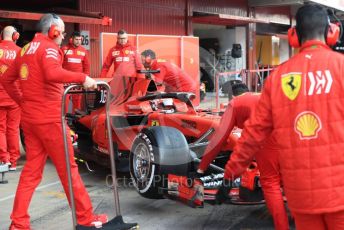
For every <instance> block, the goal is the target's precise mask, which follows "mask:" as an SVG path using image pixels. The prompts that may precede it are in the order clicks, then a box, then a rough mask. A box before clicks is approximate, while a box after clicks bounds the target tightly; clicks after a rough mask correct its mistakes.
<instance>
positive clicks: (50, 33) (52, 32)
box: [48, 13, 61, 39]
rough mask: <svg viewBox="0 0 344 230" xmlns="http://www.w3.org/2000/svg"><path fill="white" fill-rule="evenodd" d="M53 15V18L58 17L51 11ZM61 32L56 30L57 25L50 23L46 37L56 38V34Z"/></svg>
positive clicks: (58, 34)
mask: <svg viewBox="0 0 344 230" xmlns="http://www.w3.org/2000/svg"><path fill="white" fill-rule="evenodd" d="M51 15H52V16H53V18H55V19H59V18H60V17H59V16H57V15H56V14H54V13H52V14H51ZM60 34H61V31H59V30H58V26H57V25H51V26H50V28H49V30H48V37H49V38H50V39H55V38H57V37H58V36H60Z"/></svg>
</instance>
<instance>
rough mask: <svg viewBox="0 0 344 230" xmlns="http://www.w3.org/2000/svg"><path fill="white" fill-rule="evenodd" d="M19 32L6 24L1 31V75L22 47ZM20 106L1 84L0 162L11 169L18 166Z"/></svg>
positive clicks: (13, 169)
mask: <svg viewBox="0 0 344 230" xmlns="http://www.w3.org/2000/svg"><path fill="white" fill-rule="evenodd" d="M18 38H19V33H18V32H17V30H16V29H15V28H14V27H13V26H6V27H5V28H4V29H3V31H2V32H1V41H0V76H1V75H2V74H3V73H4V72H6V70H7V69H8V68H9V67H10V66H11V64H12V63H13V62H14V60H15V58H16V56H17V54H18V52H19V50H20V47H19V46H17V45H16V43H15V42H16V41H17V40H18ZM19 123H20V107H19V105H18V104H17V103H15V102H14V101H13V100H12V99H11V98H10V97H9V96H8V94H7V93H6V91H5V90H4V88H3V87H2V85H1V84H0V163H5V164H7V165H9V166H10V168H9V170H10V171H15V170H16V169H17V168H16V167H17V160H18V159H19V157H20V151H19Z"/></svg>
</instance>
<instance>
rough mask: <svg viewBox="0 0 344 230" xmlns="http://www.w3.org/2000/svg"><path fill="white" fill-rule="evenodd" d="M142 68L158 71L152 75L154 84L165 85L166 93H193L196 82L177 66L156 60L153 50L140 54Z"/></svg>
mask: <svg viewBox="0 0 344 230" xmlns="http://www.w3.org/2000/svg"><path fill="white" fill-rule="evenodd" d="M141 59H142V63H143V65H144V67H145V68H146V69H148V70H160V73H156V74H154V80H155V82H156V83H158V84H159V83H160V84H163V85H165V91H166V92H195V91H196V84H197V83H196V82H195V81H194V80H193V79H192V78H191V77H190V76H189V75H188V74H187V73H185V72H184V71H183V70H181V69H180V68H179V67H178V66H176V65H173V64H171V63H169V62H167V61H165V60H161V59H156V55H155V52H154V51H153V50H150V49H148V50H145V51H143V52H142V53H141Z"/></svg>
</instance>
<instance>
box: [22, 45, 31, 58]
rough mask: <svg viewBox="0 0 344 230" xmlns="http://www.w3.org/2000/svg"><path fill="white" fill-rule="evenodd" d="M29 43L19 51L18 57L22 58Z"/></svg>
mask: <svg viewBox="0 0 344 230" xmlns="http://www.w3.org/2000/svg"><path fill="white" fill-rule="evenodd" d="M30 44H31V42H30V43H27V44H26V45H25V46H24V47H23V48H22V49H21V50H20V56H23V55H24V54H25V52H26V50H27V48H29V46H30Z"/></svg>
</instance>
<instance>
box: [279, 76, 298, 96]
mask: <svg viewBox="0 0 344 230" xmlns="http://www.w3.org/2000/svg"><path fill="white" fill-rule="evenodd" d="M301 79H302V77H301V73H288V74H285V75H283V76H282V78H281V84H282V91H283V93H284V95H286V96H287V98H289V99H290V100H294V99H295V98H296V97H297V95H299V92H300V89H301V83H302V80H301Z"/></svg>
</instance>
